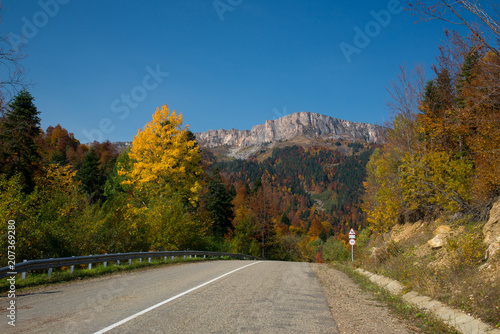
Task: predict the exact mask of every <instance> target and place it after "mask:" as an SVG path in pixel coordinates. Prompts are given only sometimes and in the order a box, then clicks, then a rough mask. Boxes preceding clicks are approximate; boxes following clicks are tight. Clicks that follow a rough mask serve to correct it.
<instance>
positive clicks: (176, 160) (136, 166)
mask: <svg viewBox="0 0 500 334" xmlns="http://www.w3.org/2000/svg"><path fill="white" fill-rule="evenodd" d="M128 155H129V158H130V159H131V161H132V167H131V169H130V170H126V169H119V171H118V173H119V174H120V175H123V176H126V179H125V180H124V181H123V183H124V184H129V185H133V186H134V187H135V188H137V189H138V190H139V191H145V192H146V193H148V194H149V195H150V196H153V195H154V194H157V193H159V192H161V191H165V190H167V189H168V190H170V191H174V192H178V193H179V194H180V195H181V196H182V197H183V198H184V199H185V200H187V201H188V202H190V203H192V204H193V203H194V202H196V201H197V199H198V192H199V191H200V189H201V185H200V181H199V179H200V176H201V174H202V169H201V166H200V161H201V156H200V152H199V149H198V145H197V143H196V140H195V138H194V136H193V135H192V134H191V132H189V130H188V129H187V128H186V127H185V128H182V114H179V115H177V114H176V112H175V110H174V111H172V112H170V110H169V109H168V108H167V106H166V105H164V106H163V107H161V108H157V109H156V112H155V113H154V114H153V120H152V121H151V122H149V123H147V124H146V125H145V126H144V129H143V130H139V131H138V133H137V135H136V136H135V137H134V140H133V142H132V148H131V150H130V152H129V153H128Z"/></svg>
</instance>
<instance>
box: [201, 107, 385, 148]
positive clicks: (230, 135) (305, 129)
mask: <svg viewBox="0 0 500 334" xmlns="http://www.w3.org/2000/svg"><path fill="white" fill-rule="evenodd" d="M195 135H196V138H197V139H198V143H199V144H200V145H201V146H205V147H210V148H212V147H217V146H236V147H240V148H243V147H248V146H256V147H257V146H261V145H262V144H265V143H271V142H277V141H283V140H289V139H292V138H295V137H297V136H299V135H304V136H306V137H323V138H332V139H345V140H352V141H355V140H362V141H365V142H369V143H378V142H380V141H381V138H382V128H381V127H380V126H378V125H373V124H368V123H356V122H351V121H345V120H341V119H337V118H333V117H330V116H325V115H320V114H316V113H310V112H298V113H295V114H291V115H287V116H284V117H281V118H278V119H276V120H270V121H266V123H265V124H259V125H256V126H254V127H253V128H252V130H235V129H231V130H209V131H206V132H201V133H196V134H195Z"/></svg>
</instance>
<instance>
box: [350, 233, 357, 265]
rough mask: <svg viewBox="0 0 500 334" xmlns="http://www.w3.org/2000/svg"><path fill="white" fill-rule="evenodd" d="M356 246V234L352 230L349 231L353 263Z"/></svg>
mask: <svg viewBox="0 0 500 334" xmlns="http://www.w3.org/2000/svg"><path fill="white" fill-rule="evenodd" d="M355 244H356V232H354V229H352V228H351V230H350V231H349V245H351V262H354V245H355Z"/></svg>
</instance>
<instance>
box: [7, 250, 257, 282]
mask: <svg viewBox="0 0 500 334" xmlns="http://www.w3.org/2000/svg"><path fill="white" fill-rule="evenodd" d="M176 256H184V258H186V257H187V256H189V257H192V256H194V257H197V256H203V257H204V258H206V257H207V256H210V257H230V258H241V259H245V260H246V259H250V260H262V258H260V257H257V256H252V255H245V254H234V253H223V252H206V251H163V252H133V253H114V254H103V255H87V256H72V257H61V258H52V259H41V260H30V261H26V260H24V262H20V263H17V264H16V265H15V266H6V267H3V268H0V278H4V277H8V276H12V275H17V274H21V273H22V279H25V277H26V273H27V272H28V271H31V270H39V269H48V270H49V277H50V276H51V275H52V269H53V268H58V267H64V266H71V272H73V269H74V266H75V265H82V264H88V265H89V269H92V263H103V265H104V266H106V265H107V263H108V262H111V261H116V262H117V264H120V261H122V260H128V264H129V265H130V264H131V262H132V259H143V258H147V259H148V261H149V262H151V258H157V257H164V258H165V260H166V259H167V258H168V257H170V258H171V259H174V258H175V257H176Z"/></svg>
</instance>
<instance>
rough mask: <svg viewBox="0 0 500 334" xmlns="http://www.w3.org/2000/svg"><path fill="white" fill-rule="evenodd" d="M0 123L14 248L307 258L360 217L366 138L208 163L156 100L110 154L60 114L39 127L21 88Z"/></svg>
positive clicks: (44, 253) (46, 252)
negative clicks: (63, 122) (58, 121)
mask: <svg viewBox="0 0 500 334" xmlns="http://www.w3.org/2000/svg"><path fill="white" fill-rule="evenodd" d="M0 130H1V131H0V135H1V136H0V141H1V143H2V146H1V147H2V151H1V157H2V165H1V168H2V170H1V175H0V189H1V191H0V196H1V207H0V216H1V219H2V221H3V222H4V223H6V222H7V221H9V220H15V221H16V233H17V235H18V243H17V247H16V250H17V254H18V256H19V257H20V258H23V259H37V258H46V257H61V256H72V255H86V254H99V253H112V252H130V251H150V250H179V249H208V250H224V251H234V252H242V253H249V254H252V255H261V256H264V257H267V258H274V259H305V260H311V259H314V257H315V256H316V255H317V253H318V250H317V246H318V245H316V244H314V243H315V242H316V241H317V240H322V241H323V242H324V241H326V239H327V238H328V237H330V236H333V235H336V236H337V237H338V238H345V235H344V234H345V232H346V230H348V229H349V228H350V227H362V226H363V221H364V220H363V214H362V212H361V207H360V203H361V202H360V195H361V191H360V189H361V185H362V181H363V178H364V177H365V165H366V163H367V161H368V158H369V156H370V154H371V152H372V151H373V149H372V147H371V146H370V145H368V144H361V143H347V142H346V143H343V144H342V143H340V142H338V145H339V146H341V145H344V148H345V150H343V151H344V152H348V153H347V155H346V154H344V153H341V151H340V150H336V149H327V148H324V147H309V148H302V147H300V146H290V147H284V148H279V149H275V150H274V151H273V152H272V154H271V156H270V157H269V158H267V159H265V160H264V161H262V162H258V160H257V159H256V158H255V157H251V158H250V159H248V160H232V161H226V162H217V161H216V159H215V158H214V157H213V156H211V155H210V152H205V154H202V152H201V150H200V148H199V147H198V144H197V143H196V139H195V137H194V135H193V134H192V133H191V132H190V131H189V130H188V129H187V128H186V127H184V126H183V124H182V115H181V114H177V113H176V112H175V111H172V112H171V111H170V110H169V109H167V108H166V106H164V107H162V108H158V109H157V110H156V112H155V113H154V114H153V118H152V120H151V122H149V123H148V124H146V125H145V126H144V128H143V129H142V130H140V131H139V132H138V134H137V135H136V136H135V137H134V141H133V143H132V146H131V147H130V148H129V149H127V150H125V151H122V153H120V154H119V153H118V150H117V148H116V147H115V146H114V145H113V144H111V143H109V142H105V143H98V142H94V143H92V144H89V145H83V144H81V143H80V142H78V140H76V139H75V138H74V136H73V134H71V133H68V131H67V130H65V129H64V128H63V127H62V126H60V125H57V126H55V127H52V126H51V127H49V128H47V129H46V130H45V131H42V129H41V128H40V118H39V112H38V110H37V107H36V105H35V101H34V99H33V97H32V96H31V95H30V93H29V92H28V91H26V90H23V91H21V92H20V93H19V94H18V95H17V96H16V97H15V99H14V100H13V102H12V103H11V104H10V105H9V106H8V107H7V110H6V112H5V114H4V117H3V118H2V120H1V123H0ZM6 230H7V229H4V230H3V231H2V232H0V233H2V234H4V233H5V231H6ZM0 240H1V243H2V244H4V246H5V245H6V243H7V239H6V238H4V237H2V238H1V239H0ZM2 249H4V250H5V249H7V247H3V248H2ZM2 252H3V251H2ZM3 258H6V257H3Z"/></svg>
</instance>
